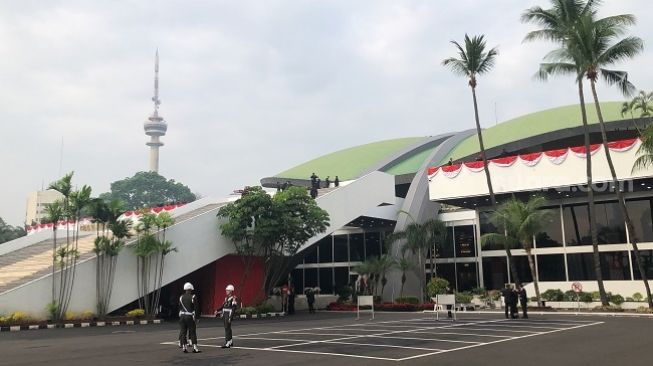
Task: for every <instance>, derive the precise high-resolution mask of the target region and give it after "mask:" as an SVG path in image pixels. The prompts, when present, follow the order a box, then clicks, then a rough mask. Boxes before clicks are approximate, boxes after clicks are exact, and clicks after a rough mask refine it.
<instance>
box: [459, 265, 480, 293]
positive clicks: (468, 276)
mask: <svg viewBox="0 0 653 366" xmlns="http://www.w3.org/2000/svg"><path fill="white" fill-rule="evenodd" d="M456 276H457V280H458V283H457V285H458V286H457V289H456V290H457V291H469V290H471V289H473V288H475V287H478V275H477V268H476V263H475V262H471V263H470V262H465V263H456Z"/></svg>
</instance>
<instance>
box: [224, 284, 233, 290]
mask: <svg viewBox="0 0 653 366" xmlns="http://www.w3.org/2000/svg"><path fill="white" fill-rule="evenodd" d="M225 290H227V291H233V290H234V285H228V286H227V288H226V289H225Z"/></svg>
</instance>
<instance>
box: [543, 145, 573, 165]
mask: <svg viewBox="0 0 653 366" xmlns="http://www.w3.org/2000/svg"><path fill="white" fill-rule="evenodd" d="M544 155H546V157H547V158H549V161H550V162H552V163H553V164H555V165H560V164H562V163H563V162H564V161H565V160H566V159H567V155H569V149H557V150H548V151H545V152H544Z"/></svg>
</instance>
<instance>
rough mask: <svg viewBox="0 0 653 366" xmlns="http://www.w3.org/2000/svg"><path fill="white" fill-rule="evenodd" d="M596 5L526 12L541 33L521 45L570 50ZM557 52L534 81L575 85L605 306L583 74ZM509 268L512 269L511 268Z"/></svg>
mask: <svg viewBox="0 0 653 366" xmlns="http://www.w3.org/2000/svg"><path fill="white" fill-rule="evenodd" d="M598 3H599V2H598V1H592V0H589V1H587V2H583V1H578V0H551V5H552V6H551V8H550V9H542V8H541V7H539V6H536V7H532V8H530V9H527V10H526V11H525V12H524V13H523V15H522V18H521V19H522V22H524V23H534V24H537V25H539V26H540V27H541V29H538V30H535V31H532V32H529V33H528V34H527V35H526V37H525V38H524V41H536V40H547V41H552V42H554V43H557V44H558V45H561V46H562V47H563V48H564V47H571V46H570V45H569V40H570V39H571V38H572V37H573V33H574V29H575V27H576V25H577V23H578V22H579V19H580V18H581V17H582V16H584V15H587V14H593V13H594V12H595V11H596V7H597V5H598ZM558 53H559V51H554V52H551V53H549V54H548V55H547V56H545V61H547V62H544V63H541V64H540V69H539V71H538V73H537V77H538V78H539V79H541V80H547V79H548V77H549V76H553V75H573V76H574V77H575V82H576V84H577V85H578V98H579V104H580V114H581V121H582V124H583V135H584V143H585V169H586V174H587V188H586V189H587V203H588V211H589V212H588V213H589V231H590V237H591V241H592V249H593V259H594V273H595V275H596V282H597V285H598V289H599V294H600V297H601V303H602V304H603V305H604V306H607V305H608V297H607V294H606V292H605V286H604V284H603V273H602V271H601V256H600V255H599V244H598V235H597V231H596V216H595V212H596V210H595V208H594V205H595V203H594V185H593V176H592V155H591V151H590V135H589V127H588V121H587V109H586V106H585V93H584V90H583V77H584V71H583V68H582V66H581V61H580V60H579V59H573V58H572V59H565V60H559V58H558ZM511 268H512V267H511Z"/></svg>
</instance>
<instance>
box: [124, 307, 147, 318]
mask: <svg viewBox="0 0 653 366" xmlns="http://www.w3.org/2000/svg"><path fill="white" fill-rule="evenodd" d="M125 315H126V316H128V317H130V318H140V317H142V316H145V310H143V309H134V310H130V311H128V312H127V314H125Z"/></svg>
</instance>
